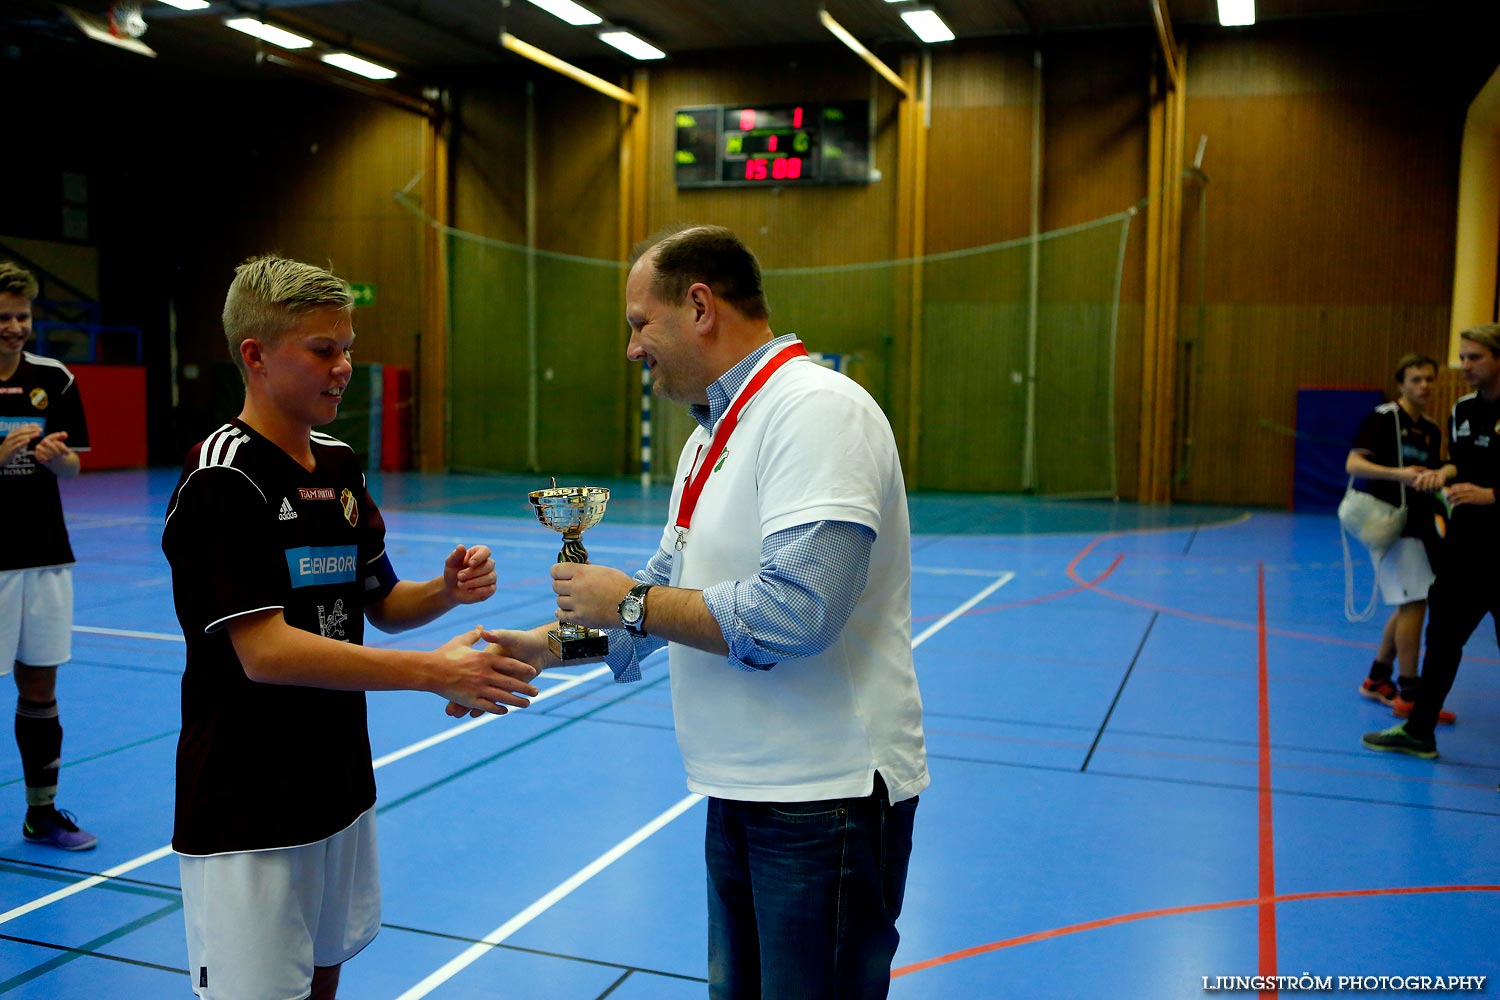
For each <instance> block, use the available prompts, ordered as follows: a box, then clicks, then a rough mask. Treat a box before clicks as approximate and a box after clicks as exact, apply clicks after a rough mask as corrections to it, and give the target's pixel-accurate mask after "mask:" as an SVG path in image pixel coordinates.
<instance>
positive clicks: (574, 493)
mask: <svg viewBox="0 0 1500 1000" xmlns="http://www.w3.org/2000/svg"><path fill="white" fill-rule="evenodd" d="M527 499H529V500H530V501H531V507H532V509H533V510H535V511H536V517H537V520H538V521H541V522H542V523H543V524H545V525H546V526H547V527H549V528H551V529H552V530H553V531H560V532H562V536H563V546H562V551H561V552H559V553H558V554H557V561H558V562H567V563H586V562H588V561H589V552H588V549H586V548H584V547H583V533H584V531H585V530H586V529H588V528H592V527H593V526H594V525H596V524H598V523H599V521H600V520H601V519H603V517H604V507H605V505H606V504H607V503H609V490H607V489H604V488H603V487H601V486H558V485H557V480H555V479H554V480H552V488H551V489H546V490H533V491H532V492H530V493H528V494H527ZM547 646H548V648H550V649H551V650H552V653H553V655H555V656H556V657H557V658H558V659H559V660H561V661H562V662H563V663H565V664H566V663H568V662H569V661H570V660H584V659H591V658H593V657H596V656H603V655H604V654H605V653H607V652H609V636H608V635H606V634H605V633H604V632H603V631H601V630H600V629H596V628H587V627H585V626H583V625H574V624H572V623H571V622H559V623H558V626H557V628H556V629H554V630H552V631H551V632H548V633H547Z"/></svg>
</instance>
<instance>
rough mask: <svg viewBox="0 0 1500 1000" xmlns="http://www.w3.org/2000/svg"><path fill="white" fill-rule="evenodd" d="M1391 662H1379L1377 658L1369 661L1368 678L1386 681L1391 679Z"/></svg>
mask: <svg viewBox="0 0 1500 1000" xmlns="http://www.w3.org/2000/svg"><path fill="white" fill-rule="evenodd" d="M1392 668H1393V664H1390V663H1381V662H1380V661H1379V660H1371V661H1370V680H1372V681H1388V680H1390V679H1391V670H1392Z"/></svg>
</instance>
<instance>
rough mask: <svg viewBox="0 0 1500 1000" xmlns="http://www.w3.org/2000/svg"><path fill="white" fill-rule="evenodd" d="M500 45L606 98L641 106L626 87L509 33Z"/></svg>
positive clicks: (502, 34) (502, 35)
mask: <svg viewBox="0 0 1500 1000" xmlns="http://www.w3.org/2000/svg"><path fill="white" fill-rule="evenodd" d="M500 44H501V45H502V46H503V47H505V48H506V49H507V50H509V51H511V52H514V53H515V54H516V55H518V56H521V57H522V58H524V59H530V60H531V61H532V62H534V63H536V64H537V65H539V66H545V67H547V68H548V69H550V70H552V71H554V72H556V73H561V74H562V75H563V76H566V77H568V78H569V79H572V80H577V81H578V82H579V83H581V84H583V85H584V86H585V87H589V88H592V89H594V90H597V91H598V92H599V93H601V94H603V95H605V96H606V97H613V98H614V99H615V100H617V101H619V102H620V103H621V104H628V105H630V106H631V107H632V108H634V107H639V106H640V102H639V101H637V100H636V98H635V95H634V94H632V93H631V92H630V91H628V90H626V89H625V88H624V87H616V86H615V85H614V84H612V83H610V82H609V81H608V80H605V79H603V78H602V77H597V76H595V75H594V74H592V73H590V72H589V71H588V70H583V69H579V68H578V67H577V66H574V65H573V64H572V63H570V62H563V61H562V60H561V59H559V58H557V56H555V55H553V54H552V53H550V52H547V51H544V50H542V49H539V48H537V47H536V46H535V45H532V44H530V43H528V42H523V41H521V40H520V39H519V38H517V37H516V36H515V35H512V34H511V33H510V32H508V31H502V32H501V33H500Z"/></svg>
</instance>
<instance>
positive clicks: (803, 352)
mask: <svg viewBox="0 0 1500 1000" xmlns="http://www.w3.org/2000/svg"><path fill="white" fill-rule="evenodd" d="M805 357H807V348H806V347H805V346H803V345H802V344H800V343H797V344H788V345H787V346H785V347H783V348H782V349H781V350H780V351H779V352H777V354H776V355H775V356H774V357H773V358H771V360H770V361H768V362H766V363H765V365H764V366H762V367H761V370H760V371H758V372H756V373H755V375H754V377H752V378H751V379H750V381H749V382H748V383H746V385H745V388H743V389H741V390H740V394H739V395H738V396H736V397H735V399H734V403H733V405H731V406H730V407H729V412H727V413H725V414H724V417H723V419H721V420H720V421H719V426H718V427H717V428H716V429H715V430H714V437H713V441H711V442H710V443H709V446H708V454H707V455H706V456H704V459H703V464H702V465H700V466H698V473H697V475H694V476H693V477H692V478H691V479H690V480H689V482H688V484H687V486H686V487H684V488H683V491H682V503H680V504H679V505H678V507H677V547H678V548H679V549H680V548H682V547H683V545H685V544H686V543H687V531H688V525H690V524H691V523H692V520H693V508H695V507H697V506H698V497H699V496H700V495H701V494H702V493H703V487H704V486H706V485H708V477H709V474H710V473H712V472H713V468H714V463H715V462H717V461H718V459H719V455H720V454H721V453H722V452H723V451H724V446H725V445H726V444H728V443H729V435H731V434H733V433H734V428H735V425H737V424H738V423H739V422H740V411H741V410H743V409H744V408H745V406H746V404H748V403H749V402H750V400H751V399H753V398H755V394H756V393H757V392H760V390H761V388H762V387H763V386H764V385H765V384H766V382H768V381H769V380H770V378H771V376H772V375H775V374H776V369H778V368H780V367H781V366H782V365H784V364H786V363H787V362H788V361H790V360H792V359H793V358H805Z"/></svg>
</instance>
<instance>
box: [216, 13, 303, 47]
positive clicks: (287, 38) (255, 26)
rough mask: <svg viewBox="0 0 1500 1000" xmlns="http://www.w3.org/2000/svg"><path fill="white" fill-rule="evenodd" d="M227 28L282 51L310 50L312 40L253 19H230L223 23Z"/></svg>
mask: <svg viewBox="0 0 1500 1000" xmlns="http://www.w3.org/2000/svg"><path fill="white" fill-rule="evenodd" d="M224 26H225V27H227V28H233V29H234V30H235V31H242V32H244V33H245V34H247V35H251V36H253V37H255V38H259V39H260V40H261V41H263V42H270V43H271V44H272V45H279V46H281V47H282V48H284V49H310V48H312V44H313V43H312V39H310V38H303V37H302V36H301V35H294V34H292V33H291V32H290V31H286V30H284V29H282V28H278V27H276V26H275V25H274V24H265V23H263V22H261V21H257V20H256V19H255V18H253V17H231V18H229V19H228V20H226V21H225V22H224Z"/></svg>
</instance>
